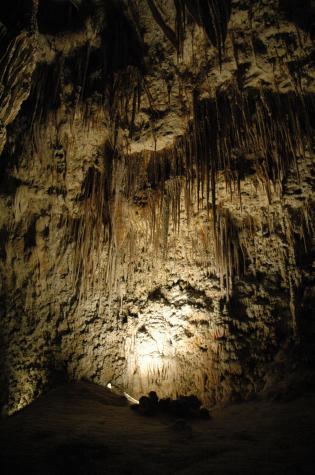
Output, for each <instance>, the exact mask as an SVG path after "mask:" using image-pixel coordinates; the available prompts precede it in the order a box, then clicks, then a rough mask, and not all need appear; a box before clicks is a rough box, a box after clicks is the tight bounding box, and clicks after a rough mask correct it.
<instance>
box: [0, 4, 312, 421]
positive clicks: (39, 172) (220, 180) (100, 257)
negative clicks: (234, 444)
mask: <svg viewBox="0 0 315 475" xmlns="http://www.w3.org/2000/svg"><path fill="white" fill-rule="evenodd" d="M9 3H10V5H9ZM13 4H14V5H15V4H16V5H15V6H16V8H13V6H14V5H13ZM17 4H19V2H18V0H16V1H11V2H2V3H1V6H0V22H1V23H0V35H1V48H0V49H1V50H0V53H1V60H0V104H1V108H0V153H1V156H0V302H1V305H0V318H1V328H0V342H1V346H0V365H1V371H0V388H1V393H0V404H1V405H2V406H3V412H4V413H9V414H11V413H13V412H15V411H17V410H19V409H21V408H22V407H23V406H25V405H26V404H28V403H29V402H31V401H32V400H33V399H34V398H36V397H37V396H38V394H40V393H41V392H42V391H43V390H44V389H45V388H47V387H49V386H51V385H55V384H57V383H58V381H60V380H64V379H67V378H70V379H83V378H85V379H88V380H91V381H94V382H97V383H100V384H103V385H106V384H107V383H109V382H112V383H113V385H115V386H116V387H119V388H123V390H124V391H126V392H127V393H128V394H131V395H132V396H133V397H135V398H137V397H139V396H140V395H141V394H146V393H148V392H149V391H150V390H155V391H156V392H157V393H158V395H159V397H161V398H162V397H173V398H176V397H177V396H178V395H181V394H183V395H188V394H195V395H196V396H198V398H200V399H201V400H202V402H203V403H204V404H206V405H208V406H209V405H212V404H215V403H222V402H225V401H229V400H231V399H238V398H249V397H251V396H252V395H253V394H255V393H257V392H259V391H261V390H263V389H264V388H267V387H269V386H270V384H272V383H271V381H274V380H275V379H277V378H278V377H279V374H281V376H282V377H283V378H284V377H285V372H287V373H290V372H292V371H293V369H295V370H297V368H299V365H302V363H303V364H304V365H305V364H312V363H313V361H314V350H313V341H314V337H315V319H314V312H313V308H314V303H315V302H314V298H315V291H314V285H313V284H314V251H315V248H314V226H315V222H314V185H315V166H314V150H315V149H314V126H315V124H314V117H315V115H314V112H315V102H314V94H315V68H314V54H315V50H314V10H315V6H314V2H313V1H309V0H303V2H301V1H292V2H288V1H284V0H257V1H256V2H251V1H250V0H224V1H220V0H209V1H208V0H207V1H203V0H198V1H196V2H193V1H190V0H129V1H127V0H116V1H114V0H111V1H101V0H73V1H66V0H64V1H57V0H39V1H38V2H37V1H28V2H24V3H23V5H24V7H23V8H22V7H20V8H18V5H17ZM302 4H303V5H302ZM13 12H14V13H13Z"/></svg>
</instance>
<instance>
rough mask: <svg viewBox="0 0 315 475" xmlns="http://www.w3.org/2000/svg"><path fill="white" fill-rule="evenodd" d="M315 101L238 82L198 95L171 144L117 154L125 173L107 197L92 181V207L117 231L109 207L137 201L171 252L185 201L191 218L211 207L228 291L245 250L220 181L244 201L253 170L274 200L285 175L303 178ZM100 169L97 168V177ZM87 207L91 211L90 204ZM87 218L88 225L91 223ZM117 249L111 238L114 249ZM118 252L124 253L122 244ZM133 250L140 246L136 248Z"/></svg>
mask: <svg viewBox="0 0 315 475" xmlns="http://www.w3.org/2000/svg"><path fill="white" fill-rule="evenodd" d="M312 101H313V98H312V97H308V98H307V100H306V98H305V97H304V96H301V95H298V94H294V93H292V94H287V95H280V94H275V93H271V92H269V91H261V92H256V91H255V92H254V91H253V92H248V93H247V94H245V93H242V92H240V91H239V90H238V89H237V87H235V88H233V89H231V90H230V91H228V92H222V93H219V94H217V96H216V97H215V98H214V99H213V100H208V101H203V102H200V101H198V98H197V96H195V97H194V120H193V121H192V122H191V123H190V124H189V126H188V129H187V133H186V134H185V135H184V136H181V137H179V138H178V139H177V140H176V142H175V143H174V146H173V147H171V148H169V149H165V150H162V151H160V152H144V153H141V154H138V155H131V156H125V157H119V158H118V155H117V157H116V160H119V161H123V166H122V167H120V168H119V169H120V170H123V171H122V172H120V175H119V177H115V176H112V180H113V182H112V185H113V186H111V187H109V188H108V190H111V191H109V195H108V196H106V198H105V199H104V196H103V191H101V190H100V189H99V187H98V185H96V184H94V185H93V186H92V189H95V190H97V193H98V195H96V194H93V193H92V196H94V198H95V199H96V200H100V201H97V203H95V206H94V208H93V210H94V211H95V212H98V213H99V214H100V215H102V213H103V211H102V209H103V207H104V206H106V207H107V209H108V214H109V218H108V220H107V224H106V223H105V224H104V222H103V221H102V220H101V219H99V218H98V222H99V223H100V224H101V226H104V225H107V226H109V225H110V227H111V229H110V233H111V236H115V235H116V234H117V231H116V230H115V219H114V218H113V217H112V216H111V209H116V211H115V212H116V214H117V206H126V203H127V204H128V206H136V207H137V206H139V207H140V208H141V209H142V212H141V219H145V221H146V223H147V225H146V232H147V233H148V235H147V238H146V240H145V241H146V243H147V245H148V246H150V249H155V251H161V250H162V255H164V256H165V255H167V247H168V238H169V235H170V233H172V232H175V233H178V232H179V229H180V222H181V218H182V214H181V210H182V205H183V203H184V206H185V208H186V218H187V221H188V222H189V220H190V217H191V215H192V214H193V211H198V210H199V211H201V210H203V211H204V210H206V212H207V215H208V219H209V223H210V225H209V227H208V229H209V233H210V234H211V238H212V242H213V243H214V246H213V247H214V257H215V261H216V266H217V271H218V274H219V275H220V277H221V284H222V287H224V288H225V290H226V292H227V294H230V293H231V291H232V284H233V279H234V276H235V275H240V274H241V273H242V271H243V270H244V262H245V257H244V249H243V248H242V246H241V244H240V239H239V236H238V227H237V225H236V223H235V222H234V221H233V217H232V215H231V213H229V212H228V211H227V210H226V209H224V208H222V206H218V205H217V182H218V180H222V178H223V179H224V180H225V184H226V190H227V192H228V194H234V193H236V194H237V195H238V196H239V199H240V207H241V206H242V204H241V184H242V180H243V179H245V177H248V176H251V177H252V178H253V180H254V181H255V182H256V183H257V182H260V183H261V184H262V185H263V187H264V188H265V191H266V195H267V197H268V200H269V202H271V201H272V199H273V193H274V192H275V191H276V192H277V197H278V198H279V197H280V198H281V196H282V194H283V192H284V186H285V183H286V179H287V178H288V176H289V175H291V174H293V175H294V176H295V179H296V180H299V165H298V163H299V161H300V160H302V159H303V158H305V157H306V156H307V155H308V154H309V153H310V152H311V144H312V123H311V115H312V111H313V109H314V107H313V102H312ZM105 162H106V157H105ZM114 168H115V167H114ZM97 176H98V175H97V174H94V175H93V177H94V179H95V180H96V179H97V180H98V178H97ZM93 177H92V178H93ZM117 183H120V190H119V197H118V194H117ZM109 202H112V203H116V208H115V207H114V208H113V207H108V203H109ZM101 203H103V204H101ZM117 203H118V204H117ZM86 212H87V213H88V216H90V215H91V207H90V205H89V207H88V208H87V210H86ZM94 219H97V218H94ZM84 222H86V221H84ZM87 223H88V226H87V227H89V226H92V225H93V223H90V222H89V221H87ZM121 225H122V224H121V221H120V226H121ZM125 225H126V227H127V226H128V223H126V224H125ZM137 232H138V231H137V230H136V226H135V227H134V228H133V232H130V233H129V236H130V238H131V237H132V240H133V246H134V245H136V244H135V243H136V241H137V239H136V238H135V236H136V233H137ZM141 232H143V230H142V231H141ZM82 236H83V238H82V240H81V241H80V242H81V244H80V243H79V245H78V249H79V248H80V249H81V247H82V246H83V242H84V239H85V238H84V236H85V234H84V233H83V235H82ZM89 236H91V234H89ZM92 236H93V233H92ZM87 239H90V237H87ZM108 242H109V243H110V242H111V243H112V244H113V243H114V242H115V240H114V239H113V238H112V240H111V239H110V238H109V239H108ZM125 245H126V246H127V245H128V244H127V241H126V243H125ZM90 247H91V246H90V245H88V246H87V248H86V249H87V253H88V252H89V250H90ZM117 248H118V247H117V246H114V248H113V245H112V246H111V252H112V253H113V252H114V251H115V249H116V250H117ZM113 249H114V251H113ZM120 252H121V253H122V255H123V256H124V259H126V253H124V252H123V251H122V248H120ZM133 252H135V253H137V252H136V249H134V250H133ZM110 281H111V282H112V281H113V279H112V278H111V279H110Z"/></svg>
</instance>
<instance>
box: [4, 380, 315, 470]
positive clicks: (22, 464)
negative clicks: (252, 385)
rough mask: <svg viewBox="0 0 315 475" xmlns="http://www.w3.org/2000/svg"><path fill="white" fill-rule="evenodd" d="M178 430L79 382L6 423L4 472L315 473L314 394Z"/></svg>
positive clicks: (243, 408)
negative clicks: (142, 414)
mask: <svg viewBox="0 0 315 475" xmlns="http://www.w3.org/2000/svg"><path fill="white" fill-rule="evenodd" d="M178 425H179V426H180V424H175V423H174V420H171V419H169V418H161V417H145V416H141V415H140V414H138V413H137V412H135V411H132V410H131V409H130V407H128V405H126V403H125V402H124V401H123V399H122V398H120V397H118V396H116V395H114V394H113V393H111V392H110V391H109V390H107V389H105V388H102V387H100V386H97V385H94V384H91V383H86V382H79V383H71V384H68V385H66V386H60V387H59V388H57V389H55V390H53V391H51V392H50V393H48V394H47V395H45V396H43V397H41V398H39V399H38V400H37V401H35V402H34V403H32V404H31V405H30V406H28V407H27V408H25V409H24V410H22V411H20V412H19V413H17V414H15V415H13V416H11V417H9V418H7V419H5V420H3V421H2V422H1V425H0V444H1V445H0V447H1V465H0V473H2V474H3V475H4V474H5V475H8V474H12V475H13V474H22V473H23V474H26V473H29V474H32V475H37V474H40V475H57V474H58V475H61V474H67V475H69V474H76V475H78V474H84V475H92V474H148V475H149V474H150V475H151V474H174V473H176V474H182V475H184V474H185V475H186V474H187V475H188V474H233V475H236V474H242V475H243V474H251V475H252V474H255V475H256V474H274V475H282V474H283V475H284V474H290V475H291V474H292V475H293V474H309V475H311V474H314V473H315V460H314V455H315V452H314V448H315V446H314V441H315V395H314V394H309V395H308V396H304V397H298V398H296V399H294V400H291V401H286V402H283V401H282V402H275V401H253V402H247V403H242V404H234V405H230V406H228V407H226V408H224V409H218V410H215V411H213V413H212V419H211V420H210V421H202V420H196V419H194V420H189V421H188V422H187V424H186V425H185V424H183V426H182V427H180V428H178Z"/></svg>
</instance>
